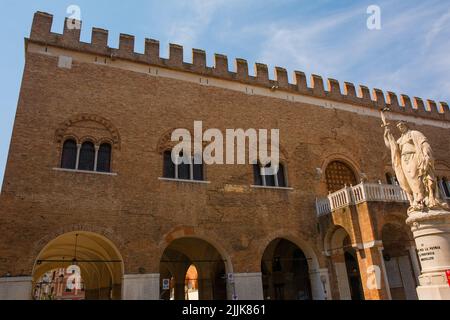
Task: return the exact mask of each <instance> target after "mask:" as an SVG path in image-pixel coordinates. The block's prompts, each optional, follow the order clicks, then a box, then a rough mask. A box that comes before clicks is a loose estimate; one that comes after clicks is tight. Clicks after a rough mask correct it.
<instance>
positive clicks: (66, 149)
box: [61, 140, 77, 169]
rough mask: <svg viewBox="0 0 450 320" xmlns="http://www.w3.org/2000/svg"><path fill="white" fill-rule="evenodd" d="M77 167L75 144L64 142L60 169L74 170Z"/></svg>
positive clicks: (70, 141) (68, 141)
mask: <svg viewBox="0 0 450 320" xmlns="http://www.w3.org/2000/svg"><path fill="white" fill-rule="evenodd" d="M76 166H77V143H76V142H75V141H74V140H66V142H64V146H63V151H62V156H61V168H63V169H76Z"/></svg>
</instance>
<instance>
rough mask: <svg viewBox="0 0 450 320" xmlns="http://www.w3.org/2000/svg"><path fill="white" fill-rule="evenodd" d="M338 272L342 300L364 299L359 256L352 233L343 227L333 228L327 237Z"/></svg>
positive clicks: (328, 247) (335, 269) (328, 249)
mask: <svg viewBox="0 0 450 320" xmlns="http://www.w3.org/2000/svg"><path fill="white" fill-rule="evenodd" d="M325 248H327V251H328V253H329V254H330V257H331V261H332V264H333V267H334V272H335V274H336V281H337V287H338V290H339V298H340V299H341V300H364V289H363V286H362V282H361V274H360V270H359V263H358V256H357V252H356V250H355V249H354V248H353V246H352V241H351V238H350V235H349V234H348V233H347V231H346V230H345V229H344V228H342V227H337V228H335V229H333V231H332V232H331V233H329V235H328V236H327V237H326V239H325Z"/></svg>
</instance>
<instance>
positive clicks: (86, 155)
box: [78, 142, 95, 171]
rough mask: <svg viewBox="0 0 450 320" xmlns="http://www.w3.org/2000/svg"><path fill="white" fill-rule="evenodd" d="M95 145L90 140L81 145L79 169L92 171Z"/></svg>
mask: <svg viewBox="0 0 450 320" xmlns="http://www.w3.org/2000/svg"><path fill="white" fill-rule="evenodd" d="M94 162H95V147H94V144H93V143H92V142H85V143H83V145H82V146H81V151H80V162H79V165H78V169H79V170H84V171H94Z"/></svg>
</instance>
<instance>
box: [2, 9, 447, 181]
mask: <svg viewBox="0 0 450 320" xmlns="http://www.w3.org/2000/svg"><path fill="white" fill-rule="evenodd" d="M372 4H375V5H378V6H379V7H380V8H381V23H382V28H381V30H368V28H367V27H366V21H367V18H368V17H369V15H368V14H367V13H366V10H367V7H368V6H369V5H372ZM70 5H78V6H79V7H80V9H81V18H82V20H83V31H82V40H83V41H90V33H91V28H92V27H93V26H95V27H100V28H104V29H108V30H109V31H110V40H109V45H110V46H113V47H116V46H117V42H118V38H119V33H128V34H133V35H135V36H136V51H139V52H142V51H143V47H144V38H146V37H147V38H153V39H158V40H160V41H161V49H162V56H164V57H167V51H168V50H167V49H168V43H169V42H170V43H177V44H181V45H183V46H184V47H185V48H186V50H185V59H186V61H190V59H191V50H190V49H191V48H193V47H194V48H199V49H204V50H206V51H207V54H208V62H209V64H210V65H212V56H213V54H214V53H222V54H226V55H228V56H229V58H230V61H232V59H234V58H236V57H239V58H245V59H247V60H248V61H249V63H251V64H253V63H254V62H263V63H267V64H268V65H269V67H270V69H273V67H275V66H281V67H285V68H287V69H288V71H289V74H290V75H291V74H292V71H294V70H301V71H304V72H306V73H307V74H308V75H310V74H311V73H316V74H320V75H322V76H323V77H324V78H325V77H332V78H335V79H337V80H339V81H341V83H342V81H350V82H353V83H355V84H364V85H367V86H369V87H370V88H374V87H376V88H380V89H383V90H385V91H387V90H390V91H394V92H396V93H398V94H400V93H405V94H409V95H410V96H419V97H422V98H423V99H434V100H436V101H447V102H449V101H450V99H449V98H450V41H449V39H450V1H447V0H445V1H441V0H436V1H433V0H428V1H418V0H408V1H404V0H402V1H399V0H385V1H378V0H370V1H366V0H360V1H349V0H339V1H336V0H315V1H311V0H264V1H258V0H165V1H144V0H135V1H134V0H130V1H116V0H109V1H107V0H97V1H81V0H71V1H65V0H58V1H56V0H33V1H24V0H0V10H1V13H2V19H1V20H0V21H1V22H0V24H1V28H0V37H1V39H2V42H3V46H2V48H3V49H2V50H1V59H0V67H1V69H0V70H1V76H0V88H1V90H2V91H1V99H0V183H1V182H2V181H3V173H4V167H5V164H6V159H7V155H8V149H9V143H10V139H11V133H12V127H13V123H14V115H15V111H16V106H17V98H18V94H19V89H20V82H21V78H22V72H23V65H24V48H23V47H24V42H23V39H24V37H27V36H28V35H29V31H30V26H31V22H32V17H33V13H34V12H35V11H38V10H39V11H45V12H49V13H52V14H53V15H54V26H53V31H54V32H62V28H63V21H64V17H65V16H66V15H67V8H68V7H69V6H70ZM230 65H232V63H230ZM271 72H272V71H271ZM272 74H273V72H272Z"/></svg>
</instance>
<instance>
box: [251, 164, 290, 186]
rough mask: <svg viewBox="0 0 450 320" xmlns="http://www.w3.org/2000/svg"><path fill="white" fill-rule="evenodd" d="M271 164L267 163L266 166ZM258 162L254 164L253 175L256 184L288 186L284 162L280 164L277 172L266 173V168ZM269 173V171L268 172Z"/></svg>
mask: <svg viewBox="0 0 450 320" xmlns="http://www.w3.org/2000/svg"><path fill="white" fill-rule="evenodd" d="M270 167H271V164H270V163H269V164H267V165H266V166H265V167H264V168H270ZM264 168H263V167H261V166H260V165H258V164H255V165H253V177H254V184H255V186H264V187H280V188H285V187H287V183H286V175H285V170H284V166H283V165H282V164H280V165H279V168H278V172H277V173H276V174H272V175H270V174H266V175H264V174H263V173H264V170H263V169H264ZM268 173H269V172H268Z"/></svg>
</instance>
